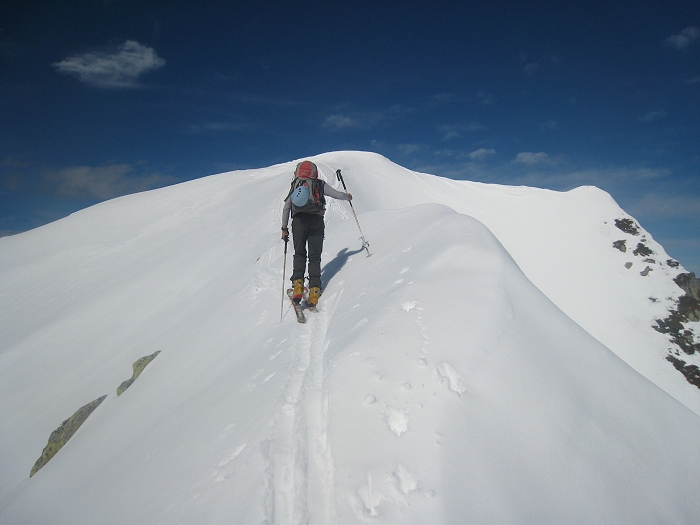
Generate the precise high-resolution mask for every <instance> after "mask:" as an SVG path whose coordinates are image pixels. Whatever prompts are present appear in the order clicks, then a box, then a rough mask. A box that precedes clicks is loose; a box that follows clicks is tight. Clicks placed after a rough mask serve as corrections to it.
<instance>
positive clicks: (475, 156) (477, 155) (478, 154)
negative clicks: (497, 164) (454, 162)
mask: <svg viewBox="0 0 700 525" xmlns="http://www.w3.org/2000/svg"><path fill="white" fill-rule="evenodd" d="M495 154H496V150H495V149H486V148H479V149H478V150H476V151H472V152H471V153H469V158H470V159H471V160H482V159H484V158H486V157H489V156H491V155H495Z"/></svg>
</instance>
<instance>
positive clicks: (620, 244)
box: [613, 240, 627, 253]
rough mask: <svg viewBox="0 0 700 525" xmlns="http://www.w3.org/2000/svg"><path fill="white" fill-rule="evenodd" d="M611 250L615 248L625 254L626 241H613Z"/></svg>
mask: <svg viewBox="0 0 700 525" xmlns="http://www.w3.org/2000/svg"><path fill="white" fill-rule="evenodd" d="M613 248H617V249H618V250H620V251H621V252H622V253H625V252H626V251H627V241H624V240H619V241H615V242H614V243H613Z"/></svg>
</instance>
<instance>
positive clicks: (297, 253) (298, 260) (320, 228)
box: [292, 213, 326, 288]
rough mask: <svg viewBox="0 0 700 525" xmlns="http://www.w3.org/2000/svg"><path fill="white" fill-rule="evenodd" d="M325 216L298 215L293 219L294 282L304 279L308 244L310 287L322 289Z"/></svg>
mask: <svg viewBox="0 0 700 525" xmlns="http://www.w3.org/2000/svg"><path fill="white" fill-rule="evenodd" d="M325 227H326V225H325V223H324V222H323V215H317V214H313V213H297V214H296V215H295V216H294V218H293V219H292V239H293V241H294V271H293V272H292V281H295V280H297V279H303V278H304V270H306V244H307V243H308V244H309V254H308V255H309V287H310V288H311V287H314V286H318V287H319V288H320V287H321V252H322V251H323V232H324V230H325Z"/></svg>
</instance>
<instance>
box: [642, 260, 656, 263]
mask: <svg viewBox="0 0 700 525" xmlns="http://www.w3.org/2000/svg"><path fill="white" fill-rule="evenodd" d="M644 262H645V263H649V264H656V261H655V260H654V259H644Z"/></svg>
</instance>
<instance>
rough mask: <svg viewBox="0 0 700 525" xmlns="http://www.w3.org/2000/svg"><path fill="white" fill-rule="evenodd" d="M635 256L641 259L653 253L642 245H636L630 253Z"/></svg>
mask: <svg viewBox="0 0 700 525" xmlns="http://www.w3.org/2000/svg"><path fill="white" fill-rule="evenodd" d="M632 253H633V254H635V255H641V256H643V257H647V256H649V255H652V254H653V253H654V252H653V251H651V249H650V248H649V247H648V246H647V245H646V244H644V243H641V242H640V243H637V247H636V248H635V249H634V251H633V252H632Z"/></svg>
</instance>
